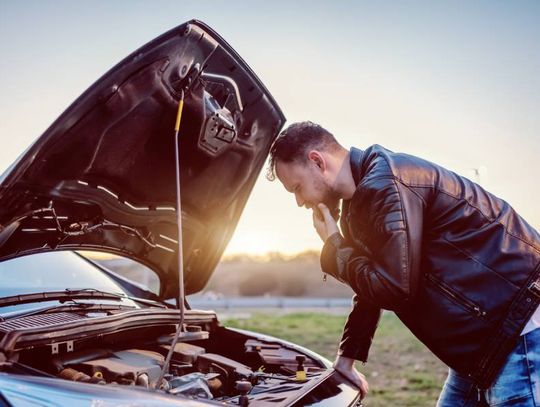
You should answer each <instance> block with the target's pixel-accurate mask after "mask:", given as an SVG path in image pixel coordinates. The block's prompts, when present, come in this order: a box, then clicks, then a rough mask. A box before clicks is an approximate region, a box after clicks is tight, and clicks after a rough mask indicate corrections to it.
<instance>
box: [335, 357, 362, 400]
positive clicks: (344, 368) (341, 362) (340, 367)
mask: <svg viewBox="0 0 540 407" xmlns="http://www.w3.org/2000/svg"><path fill="white" fill-rule="evenodd" d="M333 367H334V369H336V370H337V371H338V372H339V373H341V374H342V375H343V376H345V377H346V378H347V379H349V380H350V381H351V382H353V383H354V384H355V385H356V386H357V387H358V388H359V389H360V399H363V398H364V397H366V395H367V394H368V391H369V385H368V382H367V380H366V376H364V375H363V374H362V373H360V372H359V371H358V370H356V368H355V367H354V359H351V358H347V357H345V356H341V355H338V357H337V358H336V360H335V361H334V364H333Z"/></svg>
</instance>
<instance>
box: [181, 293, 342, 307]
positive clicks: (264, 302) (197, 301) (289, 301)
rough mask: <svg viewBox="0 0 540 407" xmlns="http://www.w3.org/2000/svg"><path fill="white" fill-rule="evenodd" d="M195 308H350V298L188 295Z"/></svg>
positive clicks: (191, 304)
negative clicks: (205, 296) (206, 297)
mask: <svg viewBox="0 0 540 407" xmlns="http://www.w3.org/2000/svg"><path fill="white" fill-rule="evenodd" d="M188 302H189V304H190V306H191V308H193V309H204V310H216V309H238V308H350V307H351V299H350V298H304V297H301V298H298V297H227V298H218V299H205V298H204V297H200V296H191V297H188Z"/></svg>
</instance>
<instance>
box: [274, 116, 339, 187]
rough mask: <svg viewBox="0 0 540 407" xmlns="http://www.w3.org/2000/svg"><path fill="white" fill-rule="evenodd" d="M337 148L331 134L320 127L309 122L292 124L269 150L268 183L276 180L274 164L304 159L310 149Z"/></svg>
mask: <svg viewBox="0 0 540 407" xmlns="http://www.w3.org/2000/svg"><path fill="white" fill-rule="evenodd" d="M336 147H339V143H338V142H337V140H336V138H335V137H334V135H333V134H332V133H330V132H329V131H328V130H326V129H325V128H323V127H322V126H320V125H318V124H316V123H313V122H310V121H305V122H298V123H293V124H291V125H290V126H289V127H287V128H286V129H285V130H283V131H282V132H281V134H280V135H279V136H278V138H277V139H276V140H275V141H274V144H272V147H271V148H270V163H269V164H268V169H267V171H266V178H267V179H268V180H269V181H274V180H275V179H276V163H277V162H278V161H283V162H286V163H290V162H293V161H300V162H301V161H302V160H305V159H306V153H307V152H308V151H309V150H312V149H319V150H328V149H334V148H336Z"/></svg>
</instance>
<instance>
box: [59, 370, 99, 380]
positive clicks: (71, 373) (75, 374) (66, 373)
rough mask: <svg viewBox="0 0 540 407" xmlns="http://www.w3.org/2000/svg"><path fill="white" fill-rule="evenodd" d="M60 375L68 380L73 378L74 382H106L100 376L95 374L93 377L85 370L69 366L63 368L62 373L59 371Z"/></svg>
mask: <svg viewBox="0 0 540 407" xmlns="http://www.w3.org/2000/svg"><path fill="white" fill-rule="evenodd" d="M58 377H61V378H62V379H66V380H72V381H74V382H84V383H98V384H105V381H104V380H103V378H101V377H99V376H96V375H94V376H93V377H90V376H88V375H87V374H85V373H83V372H79V371H78V370H75V369H70V368H69V367H68V368H66V369H63V370H62V371H61V372H60V373H58Z"/></svg>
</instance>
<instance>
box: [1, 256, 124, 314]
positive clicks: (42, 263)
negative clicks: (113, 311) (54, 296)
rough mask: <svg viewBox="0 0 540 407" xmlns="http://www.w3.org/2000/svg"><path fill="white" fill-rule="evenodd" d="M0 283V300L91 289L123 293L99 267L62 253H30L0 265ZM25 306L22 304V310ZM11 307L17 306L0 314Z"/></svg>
mask: <svg viewBox="0 0 540 407" xmlns="http://www.w3.org/2000/svg"><path fill="white" fill-rule="evenodd" d="M0 282H1V284H0V298H1V297H10V296H14V295H22V294H31V293H40V292H48V291H63V290H66V289H72V290H76V289H95V290H101V291H106V292H110V293H118V294H126V293H125V291H124V290H123V289H122V288H121V287H120V286H119V285H118V284H116V283H115V282H114V281H113V280H112V279H111V278H109V277H108V276H107V275H106V274H105V273H103V272H102V271H101V270H100V269H99V268H97V267H96V266H94V265H92V264H91V263H90V262H88V261H86V260H85V259H84V258H82V257H81V256H79V255H77V254H75V253H73V252H66V251H61V252H49V253H39V254H33V255H29V256H23V257H18V258H15V259H12V260H7V261H4V262H1V263H0ZM100 302H101V301H100ZM41 305H44V303H41ZM28 306H29V304H25V308H26V307H28ZM15 307H19V306H10V307H1V308H0V310H1V311H0V312H6V311H10V310H12V309H14V308H15ZM18 309H19V308H18Z"/></svg>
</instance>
